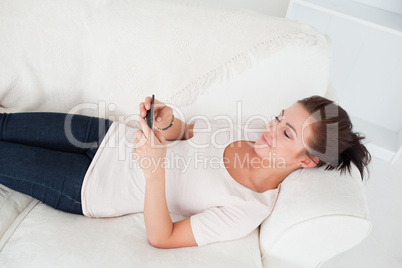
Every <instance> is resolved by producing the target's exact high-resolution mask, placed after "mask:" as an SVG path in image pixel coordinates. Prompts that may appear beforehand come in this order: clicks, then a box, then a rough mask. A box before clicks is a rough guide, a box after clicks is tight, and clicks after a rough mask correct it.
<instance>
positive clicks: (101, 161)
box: [0, 96, 370, 248]
mask: <svg viewBox="0 0 402 268" xmlns="http://www.w3.org/2000/svg"><path fill="white" fill-rule="evenodd" d="M150 101H151V98H150V97H147V98H146V99H145V102H142V103H140V105H139V112H140V119H139V123H140V126H141V129H137V128H131V127H128V126H127V125H125V124H122V123H118V122H113V121H110V120H107V119H101V118H95V117H88V116H83V115H72V114H63V113H15V114H0V183H1V184H4V185H5V186H7V187H10V188H12V189H14V190H16V191H19V192H22V193H25V194H28V195H30V196H32V197H34V198H37V199H38V200H41V201H42V202H44V203H45V204H48V205H49V206H52V207H54V208H56V209H60V210H63V211H66V212H70V213H75V214H83V215H85V216H88V217H117V216H122V215H126V214H130V213H136V212H144V219H145V225H146V230H147V236H148V241H149V243H150V244H151V245H153V246H155V247H158V248H176V247H185V246H196V245H198V246H203V245H206V244H209V243H213V242H216V241H225V240H232V239H237V238H240V237H243V236H245V235H247V234H248V233H250V232H251V231H253V230H254V229H255V228H256V227H258V226H259V225H260V223H261V222H262V221H263V220H264V219H265V218H266V217H268V216H269V215H270V213H271V211H272V209H273V207H274V204H275V201H276V199H277V196H278V193H279V190H280V184H281V182H282V181H283V180H284V179H285V178H286V177H287V176H288V175H289V174H290V173H291V172H293V171H295V170H297V169H300V168H313V167H319V166H324V165H325V166H326V169H330V170H331V169H337V170H340V171H341V172H345V171H346V170H350V168H351V165H352V164H354V165H355V166H356V167H357V168H358V169H359V171H360V173H361V176H362V178H363V171H364V168H365V167H366V166H367V165H368V163H369V162H370V154H369V152H368V151H367V149H366V148H365V146H364V145H363V144H362V142H361V141H362V139H363V137H361V136H360V135H359V134H356V133H354V132H353V131H352V124H351V122H350V120H349V117H348V115H347V113H346V112H345V111H344V110H343V109H342V108H341V107H339V106H337V105H336V104H334V103H333V102H332V101H330V100H327V99H325V98H323V97H319V96H313V97H310V98H306V99H303V100H300V101H298V102H297V103H295V104H294V105H292V106H291V107H289V108H287V109H285V110H283V111H281V112H280V113H279V115H278V116H276V117H275V119H274V120H272V121H271V122H269V123H268V124H267V125H266V127H265V129H264V131H263V132H262V134H261V133H260V135H259V136H257V137H255V139H254V140H247V139H246V140H245V139H240V137H233V135H232V134H233V133H235V132H236V131H235V130H236V129H235V128H234V127H232V128H230V129H229V130H230V131H229V132H228V131H226V132H225V131H221V128H222V127H221V126H218V125H213V124H212V125H211V124H209V123H208V122H203V121H201V120H200V121H196V122H195V124H191V125H187V124H186V123H184V122H182V121H180V120H178V119H175V118H174V116H173V110H172V108H170V107H169V106H167V105H165V104H163V103H161V102H159V101H157V100H155V103H156V105H155V119H156V120H155V121H154V122H155V128H156V130H151V129H150V128H149V127H148V126H147V124H146V123H145V121H144V119H143V117H145V115H146V111H147V110H149V107H150ZM169 212H175V213H179V214H182V215H188V218H186V219H184V220H182V221H179V222H174V223H173V222H172V220H171V218H170V215H169Z"/></svg>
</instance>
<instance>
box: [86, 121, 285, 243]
mask: <svg viewBox="0 0 402 268" xmlns="http://www.w3.org/2000/svg"><path fill="white" fill-rule="evenodd" d="M137 130H138V129H137V128H132V127H129V126H126V125H125V124H122V123H118V122H114V123H113V124H112V125H111V126H110V128H109V130H108V132H107V134H106V136H105V138H104V139H103V141H102V143H101V144H100V146H99V148H98V151H97V153H96V154H95V157H94V159H93V160H92V163H91V165H90V167H89V168H88V171H87V173H86V175H85V178H84V182H83V186H82V193H81V195H82V206H83V213H84V215H85V216H87V217H116V216H121V215H126V214H130V213H135V212H143V211H144V198H145V183H146V181H145V176H144V172H143V171H142V169H141V168H140V167H139V166H138V164H137V163H136V162H135V161H134V159H133V157H135V156H134V155H133V153H132V150H133V148H134V145H135V144H134V143H133V142H132V141H133V140H134V138H135V137H136V131H137ZM244 130H245V126H240V127H238V126H229V125H226V126H222V125H220V124H210V123H208V122H206V121H203V120H198V121H196V123H195V125H194V136H193V137H192V138H191V139H188V140H184V141H168V142H167V144H168V146H167V153H166V161H165V183H166V188H165V189H166V201H167V204H168V208H169V211H170V212H173V213H177V214H181V215H187V216H191V219H190V221H191V228H192V231H193V234H194V237H195V240H196V242H197V244H198V246H203V245H206V244H209V243H212V242H216V241H226V240H233V239H238V238H241V237H244V236H246V235H247V234H249V233H250V232H252V231H253V230H254V229H255V228H257V227H258V226H259V225H260V224H261V222H262V221H263V220H264V219H265V218H266V217H268V216H269V215H270V214H271V211H272V209H273V207H274V205H275V202H276V199H277V196H278V193H279V189H280V186H279V187H278V188H276V189H273V190H269V191H266V192H264V193H257V192H254V191H253V190H251V189H249V188H247V187H245V186H243V185H241V184H239V183H238V182H237V181H235V180H234V179H233V178H232V177H231V176H230V174H229V173H228V171H227V170H226V168H225V166H224V162H223V153H224V150H225V148H226V146H227V145H229V144H230V143H232V142H234V141H237V140H251V141H255V140H257V139H258V138H259V135H260V133H261V131H262V130H259V131H257V130H254V131H253V132H252V133H250V132H249V133H248V134H246V133H245V132H244Z"/></svg>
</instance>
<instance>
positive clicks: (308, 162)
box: [300, 156, 320, 168]
mask: <svg viewBox="0 0 402 268" xmlns="http://www.w3.org/2000/svg"><path fill="white" fill-rule="evenodd" d="M313 160H314V161H313ZM318 162H320V159H318V157H316V156H312V157H311V158H310V157H306V158H304V159H303V160H302V161H300V166H301V167H304V168H311V167H315V166H317V164H318Z"/></svg>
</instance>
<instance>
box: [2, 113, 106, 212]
mask: <svg viewBox="0 0 402 268" xmlns="http://www.w3.org/2000/svg"><path fill="white" fill-rule="evenodd" d="M112 123H113V121H111V120H108V119H103V118H97V117H89V116H84V115H73V114H65V113H41V112H35V113H3V114H1V113H0V184H3V185H5V186H7V187H9V188H11V189H13V190H16V191H18V192H21V193H24V194H27V195H30V196H32V197H34V198H36V199H38V200H40V201H42V202H43V203H45V204H47V205H49V206H51V207H54V208H56V209H59V210H62V211H66V212H70V213H75V214H82V206H81V186H82V182H83V179H84V176H85V173H86V171H87V169H88V167H89V165H90V163H91V161H92V159H93V157H94V155H95V153H96V150H97V148H98V146H99V144H100V143H101V142H102V139H103V138H104V136H105V134H106V132H107V130H108V129H109V127H110V125H111V124H112Z"/></svg>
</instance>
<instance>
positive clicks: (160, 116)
mask: <svg viewBox="0 0 402 268" xmlns="http://www.w3.org/2000/svg"><path fill="white" fill-rule="evenodd" d="M169 115H170V111H169V107H168V106H165V107H163V108H162V109H160V110H159V111H158V114H157V115H156V116H155V120H156V122H161V121H163V120H165V119H166V118H167V117H169Z"/></svg>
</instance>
